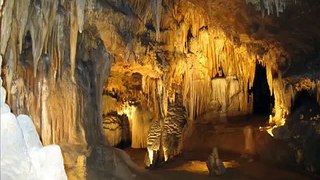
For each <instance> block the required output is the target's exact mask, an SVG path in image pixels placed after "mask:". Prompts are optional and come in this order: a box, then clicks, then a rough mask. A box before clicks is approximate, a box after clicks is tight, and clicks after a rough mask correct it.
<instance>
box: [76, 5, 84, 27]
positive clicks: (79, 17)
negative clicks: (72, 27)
mask: <svg viewBox="0 0 320 180" xmlns="http://www.w3.org/2000/svg"><path fill="white" fill-rule="evenodd" d="M76 4H77V13H76V14H77V20H78V27H79V32H80V33H82V31H83V24H84V9H85V7H86V0H76Z"/></svg>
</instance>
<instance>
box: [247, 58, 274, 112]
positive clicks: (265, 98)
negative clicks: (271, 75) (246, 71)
mask: <svg viewBox="0 0 320 180" xmlns="http://www.w3.org/2000/svg"><path fill="white" fill-rule="evenodd" d="M252 93H253V113H254V114H256V115H269V114H271V111H272V108H273V105H274V97H273V96H271V94H270V90H269V85H268V81H267V74H266V68H265V67H264V66H262V65H261V64H257V65H256V71H255V77H254V81H253V88H252Z"/></svg>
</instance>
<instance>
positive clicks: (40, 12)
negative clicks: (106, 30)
mask: <svg viewBox="0 0 320 180" xmlns="http://www.w3.org/2000/svg"><path fill="white" fill-rule="evenodd" d="M67 3H70V5H71V6H68V5H67ZM85 4H86V0H72V1H70V2H69V1H60V2H59V1H52V0H43V1H37V0H6V1H3V0H2V1H1V9H2V11H1V12H2V14H1V48H0V49H1V51H0V52H1V55H3V56H4V57H5V59H6V60H7V61H8V62H9V63H8V64H13V65H12V67H9V71H14V69H15V67H14V66H15V64H16V63H12V62H10V61H13V62H17V59H18V57H19V55H20V53H21V51H22V47H23V46H22V45H23V43H24V37H25V35H26V33H27V32H30V35H31V39H32V54H33V68H34V76H36V73H37V67H38V63H39V60H41V59H42V58H41V56H42V55H43V54H45V55H46V57H48V54H49V61H50V60H51V61H52V58H55V57H54V54H55V52H51V51H50V50H52V49H57V51H58V52H57V54H58V56H57V57H56V58H58V60H59V61H62V60H63V58H64V50H65V43H66V42H65V35H64V34H65V32H64V31H65V29H64V28H65V27H64V26H65V25H66V24H65V23H68V22H66V21H67V19H68V16H69V19H70V51H71V56H70V61H71V68H72V70H71V72H72V76H73V77H74V69H75V53H76V43H77V34H78V31H79V32H82V31H83V26H84V14H85ZM89 4H90V3H89ZM91 4H92V3H91ZM65 7H70V8H71V11H70V14H67V12H69V11H66V10H65ZM88 8H89V7H88ZM5 54H8V55H9V56H8V55H7V56H5ZM7 57H9V58H7ZM59 64H61V63H59ZM11 79H12V77H11ZM9 84H10V83H9Z"/></svg>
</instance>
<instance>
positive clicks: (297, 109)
mask: <svg viewBox="0 0 320 180" xmlns="http://www.w3.org/2000/svg"><path fill="white" fill-rule="evenodd" d="M315 109H319V104H318V103H317V100H316V97H314V96H313V94H312V93H310V92H309V91H308V90H302V91H299V92H297V93H296V95H295V96H294V98H293V100H292V107H291V112H292V113H293V115H294V114H301V113H305V112H308V111H309V113H308V114H309V115H310V114H312V113H313V111H314V110H315Z"/></svg>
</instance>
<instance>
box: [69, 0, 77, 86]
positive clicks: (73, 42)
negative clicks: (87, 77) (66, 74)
mask: <svg viewBox="0 0 320 180" xmlns="http://www.w3.org/2000/svg"><path fill="white" fill-rule="evenodd" d="M75 4H76V0H73V1H71V7H70V8H71V10H70V11H71V12H70V63H71V78H72V81H73V82H75V68H76V51H77V39H78V30H79V26H78V21H77V20H78V19H77V18H78V17H77V9H76V6H75Z"/></svg>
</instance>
